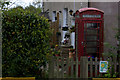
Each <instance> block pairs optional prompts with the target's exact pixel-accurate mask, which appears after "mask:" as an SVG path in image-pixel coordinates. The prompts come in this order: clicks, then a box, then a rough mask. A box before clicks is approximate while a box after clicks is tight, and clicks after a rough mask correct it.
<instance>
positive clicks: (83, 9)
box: [79, 8, 104, 13]
mask: <svg viewBox="0 0 120 80" xmlns="http://www.w3.org/2000/svg"><path fill="white" fill-rule="evenodd" d="M87 10H96V11H100V12H102V13H104V11H102V10H99V9H97V8H81V9H79V12H84V11H87Z"/></svg>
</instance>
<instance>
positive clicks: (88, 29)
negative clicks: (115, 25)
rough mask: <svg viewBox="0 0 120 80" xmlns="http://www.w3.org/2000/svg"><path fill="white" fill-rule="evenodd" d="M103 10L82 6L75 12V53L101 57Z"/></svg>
mask: <svg viewBox="0 0 120 80" xmlns="http://www.w3.org/2000/svg"><path fill="white" fill-rule="evenodd" d="M103 15H104V12H103V11H101V10H99V9H96V8H82V9H80V10H78V11H76V13H75V29H76V31H75V32H76V36H75V38H76V39H75V40H76V41H75V43H76V44H75V45H76V53H77V54H78V58H79V60H80V57H81V56H88V57H98V58H99V57H102V53H103V34H104V33H103V29H104V18H103Z"/></svg>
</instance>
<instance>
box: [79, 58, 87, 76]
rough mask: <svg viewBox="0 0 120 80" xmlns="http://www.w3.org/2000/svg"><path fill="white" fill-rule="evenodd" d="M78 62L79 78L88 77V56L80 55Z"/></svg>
mask: <svg viewBox="0 0 120 80" xmlns="http://www.w3.org/2000/svg"><path fill="white" fill-rule="evenodd" d="M80 63H81V64H80V78H88V58H87V57H85V56H83V57H81V59H80Z"/></svg>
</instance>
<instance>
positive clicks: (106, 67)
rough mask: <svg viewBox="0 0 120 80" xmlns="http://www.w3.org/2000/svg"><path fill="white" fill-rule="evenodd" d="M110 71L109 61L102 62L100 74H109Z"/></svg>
mask: <svg viewBox="0 0 120 80" xmlns="http://www.w3.org/2000/svg"><path fill="white" fill-rule="evenodd" d="M107 70H108V61H100V66H99V72H100V73H107Z"/></svg>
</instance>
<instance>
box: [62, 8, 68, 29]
mask: <svg viewBox="0 0 120 80" xmlns="http://www.w3.org/2000/svg"><path fill="white" fill-rule="evenodd" d="M66 24H68V9H67V8H64V10H63V27H65V26H66Z"/></svg>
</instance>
